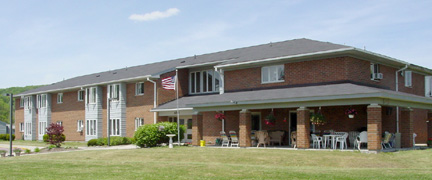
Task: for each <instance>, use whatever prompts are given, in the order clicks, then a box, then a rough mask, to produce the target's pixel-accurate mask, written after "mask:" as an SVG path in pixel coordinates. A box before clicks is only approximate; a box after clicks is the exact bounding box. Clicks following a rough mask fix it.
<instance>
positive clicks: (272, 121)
mask: <svg viewBox="0 0 432 180" xmlns="http://www.w3.org/2000/svg"><path fill="white" fill-rule="evenodd" d="M275 122H276V117H275V116H274V115H273V114H269V115H267V116H266V117H265V123H266V124H267V125H272V126H273V125H275Z"/></svg>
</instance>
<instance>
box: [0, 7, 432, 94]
mask: <svg viewBox="0 0 432 180" xmlns="http://www.w3.org/2000/svg"><path fill="white" fill-rule="evenodd" d="M430 7H432V1H396V0H395V1H346V0H345V1H270V0H267V1H254V0H245V1H223V0H221V1H205V0H202V1H133V0H130V1H99V0H92V1H80V0H76V1H63V0H55V1H54V0H53V1H32V0H26V1H6V0H0V62H1V67H2V68H1V71H0V77H1V79H0V88H6V87H12V86H25V85H39V84H50V83H54V82H57V81H61V80H63V79H68V78H72V77H75V76H80V75H85V74H90V73H96V72H101V71H107V70H112V69H118V68H123V67H126V66H135V65H142V64H147V63H152V62H158V61H163V60H170V59H175V58H181V57H187V56H193V55H195V54H197V55H198V54H204V53H211V52H216V51H222V50H227V49H232V48H238V47H245V46H252V45H258V44H263V43H269V42H277V41H284V40H290V39H297V38H309V39H314V40H319V41H328V42H333V43H337V44H346V45H349V46H354V47H358V48H364V47H365V48H366V49H367V50H369V51H373V52H376V53H380V54H383V55H387V56H390V57H393V58H397V59H400V60H404V61H408V62H411V63H413V64H417V65H421V66H425V67H427V68H430V69H432V58H431V57H432V56H431V55H430V52H431V50H432V11H431V10H430Z"/></svg>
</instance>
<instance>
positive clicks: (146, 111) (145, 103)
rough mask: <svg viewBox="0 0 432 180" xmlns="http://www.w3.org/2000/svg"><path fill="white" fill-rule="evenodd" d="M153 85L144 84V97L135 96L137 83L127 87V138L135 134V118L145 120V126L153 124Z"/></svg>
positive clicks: (149, 83)
mask: <svg viewBox="0 0 432 180" xmlns="http://www.w3.org/2000/svg"><path fill="white" fill-rule="evenodd" d="M153 92H154V87H153V83H151V82H148V81H147V82H145V83H144V95H138V96H137V95H135V83H129V84H127V85H126V136H128V137H132V136H133V135H134V133H135V118H144V124H153V121H154V119H153V112H150V110H151V109H152V108H153V94H154V93H153Z"/></svg>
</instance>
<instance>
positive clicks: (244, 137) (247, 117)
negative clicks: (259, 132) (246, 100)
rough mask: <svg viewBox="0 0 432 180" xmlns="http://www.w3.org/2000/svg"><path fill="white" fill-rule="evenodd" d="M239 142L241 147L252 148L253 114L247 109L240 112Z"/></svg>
mask: <svg viewBox="0 0 432 180" xmlns="http://www.w3.org/2000/svg"><path fill="white" fill-rule="evenodd" d="M239 129H240V130H239V141H240V147H250V146H251V145H252V144H251V137H250V135H251V129H252V122H251V113H250V111H249V110H247V109H243V110H242V111H240V121H239Z"/></svg>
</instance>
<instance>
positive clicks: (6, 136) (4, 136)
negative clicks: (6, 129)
mask: <svg viewBox="0 0 432 180" xmlns="http://www.w3.org/2000/svg"><path fill="white" fill-rule="evenodd" d="M9 137H10V135H9V134H0V140H3V141H9ZM13 140H15V135H14V134H12V141H13Z"/></svg>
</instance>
